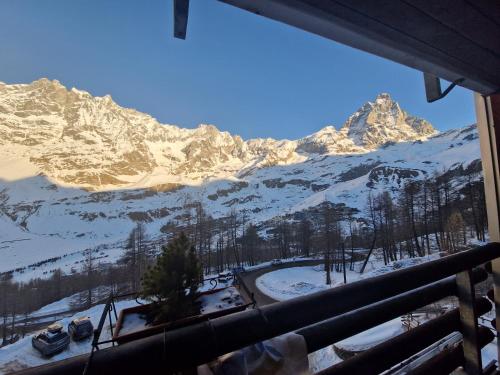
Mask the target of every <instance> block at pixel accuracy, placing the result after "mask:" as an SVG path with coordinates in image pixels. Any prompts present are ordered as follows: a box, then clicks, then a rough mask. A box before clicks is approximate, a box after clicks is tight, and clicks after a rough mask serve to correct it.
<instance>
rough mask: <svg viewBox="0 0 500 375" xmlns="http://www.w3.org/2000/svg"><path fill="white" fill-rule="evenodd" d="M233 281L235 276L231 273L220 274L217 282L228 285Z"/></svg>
mask: <svg viewBox="0 0 500 375" xmlns="http://www.w3.org/2000/svg"><path fill="white" fill-rule="evenodd" d="M232 279H233V274H232V273H231V272H225V273H219V275H218V276H217V281H219V282H220V283H227V282H229V281H231V280H232Z"/></svg>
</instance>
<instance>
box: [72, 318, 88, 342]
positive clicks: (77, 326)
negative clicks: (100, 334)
mask: <svg viewBox="0 0 500 375" xmlns="http://www.w3.org/2000/svg"><path fill="white" fill-rule="evenodd" d="M93 332H94V326H93V325H92V322H91V321H90V318H88V317H82V318H78V319H73V320H72V321H71V323H69V324H68V333H69V335H70V336H71V338H72V339H73V340H74V341H79V340H83V339H86V338H87V337H90V336H92V333H93Z"/></svg>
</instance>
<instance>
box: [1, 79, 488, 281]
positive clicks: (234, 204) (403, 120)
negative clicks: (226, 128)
mask: <svg viewBox="0 0 500 375" xmlns="http://www.w3.org/2000/svg"><path fill="white" fill-rule="evenodd" d="M479 157H480V154H479V143H478V140H477V131H476V128H475V126H468V127H465V128H459V129H456V130H451V131H448V132H445V133H439V132H437V131H436V130H435V129H434V128H433V126H432V125H431V124H430V123H428V122H427V121H425V120H423V119H420V118H417V117H414V116H411V115H410V114H408V113H407V112H405V111H404V110H403V109H401V107H400V105H399V104H398V103H397V102H395V101H394V100H393V99H392V98H391V97H390V96H389V95H388V94H380V95H379V96H378V97H377V98H376V99H375V100H374V101H373V102H368V103H365V104H363V105H362V106H361V107H360V108H359V110H358V111H356V112H355V113H354V114H353V115H351V116H350V117H349V118H348V119H347V120H346V122H345V123H344V124H343V125H342V126H341V127H340V128H339V129H338V130H337V129H336V128H335V127H333V126H327V127H325V128H323V129H321V130H319V131H318V132H316V133H314V134H311V135H309V136H307V137H304V138H302V139H298V140H275V139H251V140H243V139H242V138H241V137H239V136H236V135H231V134H229V133H228V132H221V131H219V130H218V129H217V128H216V127H215V126H213V125H200V126H199V127H198V128H196V129H183V128H180V127H178V126H175V125H168V124H161V123H159V122H158V121H157V120H155V119H154V118H152V117H151V116H149V115H147V114H144V113H140V112H138V111H136V110H133V109H127V108H122V107H120V106H119V105H118V104H116V103H115V102H114V101H113V100H112V99H111V97H110V96H105V97H93V96H91V95H90V94H89V93H87V92H84V91H80V90H77V89H74V88H73V89H71V90H68V89H66V88H65V87H64V86H62V85H61V84H60V83H59V82H57V81H49V80H47V79H40V80H38V81H35V82H33V83H31V84H18V85H7V84H3V83H0V221H1V223H2V225H1V229H0V255H1V256H2V259H3V262H2V264H1V265H0V272H2V271H7V270H11V269H14V268H18V267H24V266H26V265H28V264H32V263H36V262H40V261H43V260H45V259H47V258H51V257H57V256H62V255H64V254H70V253H74V252H76V251H79V250H83V249H86V248H88V247H95V246H101V248H102V249H103V252H106V251H111V250H113V249H115V250H116V249H117V248H119V247H120V245H121V241H123V240H124V239H125V238H126V236H127V234H128V232H129V231H130V229H131V228H132V227H133V226H134V224H135V223H136V222H138V221H142V222H144V223H145V224H146V226H147V231H148V232H149V233H150V234H151V235H153V236H154V235H157V234H158V233H160V228H161V227H162V226H164V225H165V224H167V223H169V222H177V221H182V218H183V214H184V213H185V211H186V208H185V207H186V205H188V204H189V203H190V202H193V201H202V202H203V204H204V206H205V208H206V209H207V211H208V213H210V214H211V215H213V216H214V217H221V216H224V215H227V214H228V212H229V211H230V210H231V209H235V210H237V211H238V212H240V213H242V214H245V215H246V217H247V220H248V221H253V222H256V223H259V222H264V221H266V220H269V219H272V218H273V217H275V216H277V215H284V214H289V213H292V212H295V211H301V210H304V209H306V208H309V207H313V206H316V205H318V204H321V203H322V202H324V201H325V200H328V201H331V202H342V203H345V204H346V205H348V206H350V207H353V208H358V209H359V210H360V212H359V215H360V216H362V215H363V212H362V211H363V208H364V206H365V203H366V196H367V194H368V192H369V191H370V190H373V189H375V190H383V189H390V190H393V191H394V190H397V189H399V188H400V187H401V186H402V184H403V183H404V181H406V180H407V179H423V178H425V177H426V176H430V175H432V174H433V173H435V172H436V171H437V172H443V171H444V170H448V169H456V170H457V171H458V170H462V169H467V168H474V169H478V168H480V164H479V163H477V160H478V159H479ZM115 253H116V251H115Z"/></svg>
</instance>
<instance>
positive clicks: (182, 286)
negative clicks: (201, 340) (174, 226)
mask: <svg viewBox="0 0 500 375" xmlns="http://www.w3.org/2000/svg"><path fill="white" fill-rule="evenodd" d="M200 276H201V266H200V263H199V261H198V258H197V256H196V249H195V248H194V246H192V245H191V244H190V242H189V239H188V238H187V236H186V235H185V234H184V233H181V234H180V235H179V236H178V237H176V238H174V239H172V240H171V241H170V242H169V244H168V245H167V246H166V247H163V249H162V253H161V255H160V256H159V257H158V260H157V263H156V265H155V266H154V267H153V268H151V269H149V270H148V271H147V272H146V274H145V275H144V280H143V294H144V296H145V298H147V299H149V300H151V301H152V302H153V303H152V306H153V309H152V314H151V316H150V317H149V319H148V321H149V322H153V323H162V322H167V321H174V320H177V319H180V318H183V317H186V316H191V315H196V314H198V313H199V306H197V304H196V302H195V300H196V297H197V289H198V286H199V283H200Z"/></svg>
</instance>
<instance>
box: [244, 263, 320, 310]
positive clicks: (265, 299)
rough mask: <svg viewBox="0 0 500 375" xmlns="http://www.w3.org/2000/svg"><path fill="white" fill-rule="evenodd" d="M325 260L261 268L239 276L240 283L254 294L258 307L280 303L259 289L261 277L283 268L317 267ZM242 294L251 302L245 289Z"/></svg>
mask: <svg viewBox="0 0 500 375" xmlns="http://www.w3.org/2000/svg"><path fill="white" fill-rule="evenodd" d="M323 263H324V260H323V259H317V260H297V261H293V262H284V263H281V264H278V265H275V266H272V265H270V266H268V267H263V268H259V269H256V270H253V271H247V272H242V273H240V274H239V277H240V281H241V282H242V283H244V284H245V286H246V287H247V289H248V290H250V292H251V293H253V295H254V298H255V301H256V302H257V306H265V305H269V304H271V303H274V302H278V301H277V300H275V299H274V298H271V297H269V296H268V295H267V294H264V293H262V292H261V291H260V289H259V288H257V285H256V284H255V281H256V280H257V278H258V277H259V276H262V275H264V274H265V273H268V272H272V271H276V270H279V269H282V268H292V267H305V266H317V265H318V264H323ZM241 293H242V294H243V296H244V298H246V299H247V300H248V301H251V298H250V296H249V295H248V294H247V293H246V291H245V288H241Z"/></svg>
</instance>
